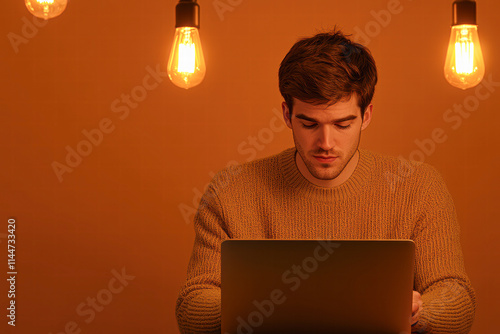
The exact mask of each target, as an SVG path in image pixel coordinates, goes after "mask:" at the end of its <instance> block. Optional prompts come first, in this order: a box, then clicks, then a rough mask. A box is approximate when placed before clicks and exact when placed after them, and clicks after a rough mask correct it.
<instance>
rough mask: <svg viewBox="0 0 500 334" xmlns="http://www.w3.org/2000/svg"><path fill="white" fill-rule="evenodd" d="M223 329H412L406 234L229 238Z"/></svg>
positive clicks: (267, 332)
mask: <svg viewBox="0 0 500 334" xmlns="http://www.w3.org/2000/svg"><path fill="white" fill-rule="evenodd" d="M221 247H222V255H221V256H222V258H221V267H222V268H221V293H222V297H221V299H222V321H221V325H222V334H271V333H272V334H277V333H286V334H305V333H308V334H310V333H314V334H323V333H342V334H361V333H363V334H371V333H373V334H375V333H377V334H403V333H408V334H410V332H411V324H410V318H411V308H412V291H413V266H414V257H415V255H414V254H415V246H414V243H413V241H411V240H227V241H224V242H223V243H222V246H221Z"/></svg>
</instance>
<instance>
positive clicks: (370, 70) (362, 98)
mask: <svg viewBox="0 0 500 334" xmlns="http://www.w3.org/2000/svg"><path fill="white" fill-rule="evenodd" d="M376 83H377V68H376V66H375V60H374V59H373V57H372V55H371V54H370V51H369V50H368V49H367V48H366V47H364V46H363V45H361V44H358V43H354V42H352V41H351V40H349V39H348V38H347V37H346V36H345V35H344V34H343V33H342V32H341V31H335V30H334V31H332V32H328V33H320V34H317V35H315V36H313V37H309V38H304V39H301V40H299V41H298V42H297V43H295V44H294V45H293V46H292V48H291V49H290V51H288V54H287V55H286V56H285V58H284V59H283V61H282V62H281V65H280V69H279V88H280V92H281V95H282V96H283V98H284V99H285V102H286V104H287V106H288V108H289V110H290V114H291V113H292V109H293V98H296V99H298V100H300V101H302V102H305V103H310V104H314V105H320V104H328V105H332V104H335V103H337V102H339V101H345V100H348V99H350V98H351V97H352V96H353V94H356V96H357V99H358V105H359V108H360V109H361V117H363V116H364V113H365V110H366V108H367V107H368V105H369V104H370V102H371V100H372V97H373V93H374V91H375V84H376Z"/></svg>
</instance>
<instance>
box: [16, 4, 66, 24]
mask: <svg viewBox="0 0 500 334" xmlns="http://www.w3.org/2000/svg"><path fill="white" fill-rule="evenodd" d="M24 2H25V4H26V8H28V10H29V11H30V13H31V14H33V15H35V16H36V17H39V18H41V19H44V20H48V19H51V18H53V17H56V16H59V15H60V14H61V13H62V12H64V10H65V9H66V5H67V4H68V0H25V1H24Z"/></svg>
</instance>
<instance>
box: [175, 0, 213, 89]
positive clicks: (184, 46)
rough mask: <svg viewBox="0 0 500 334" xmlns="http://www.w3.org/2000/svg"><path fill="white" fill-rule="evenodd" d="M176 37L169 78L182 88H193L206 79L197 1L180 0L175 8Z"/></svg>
mask: <svg viewBox="0 0 500 334" xmlns="http://www.w3.org/2000/svg"><path fill="white" fill-rule="evenodd" d="M175 21H176V22H175V28H176V29H175V37H174V44H173V46H172V51H171V52H170V57H169V59H168V76H169V78H170V80H172V82H173V83H174V84H175V85H176V86H178V87H181V88H186V89H188V88H191V87H194V86H196V85H198V84H200V83H201V82H202V81H203V78H204V77H205V72H206V68H205V59H204V58H203V51H202V49H201V41H200V34H199V32H198V29H199V28H200V6H199V5H198V4H197V3H196V0H179V3H178V4H177V6H175Z"/></svg>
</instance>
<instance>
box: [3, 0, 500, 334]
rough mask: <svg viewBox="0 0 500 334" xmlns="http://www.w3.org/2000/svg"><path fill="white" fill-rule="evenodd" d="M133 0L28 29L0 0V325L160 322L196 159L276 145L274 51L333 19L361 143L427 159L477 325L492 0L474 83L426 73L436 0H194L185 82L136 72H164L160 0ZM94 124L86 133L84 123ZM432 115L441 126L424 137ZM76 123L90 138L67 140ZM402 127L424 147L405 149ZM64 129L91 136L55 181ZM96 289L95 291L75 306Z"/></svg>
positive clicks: (159, 325) (145, 325) (489, 238)
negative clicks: (348, 36) (453, 214)
mask: <svg viewBox="0 0 500 334" xmlns="http://www.w3.org/2000/svg"><path fill="white" fill-rule="evenodd" d="M4 2H5V1H4ZM145 3H146V2H142V1H116V0H110V1H97V0H89V1H70V3H69V5H68V8H67V10H66V12H65V13H63V15H62V16H60V17H59V18H56V19H53V20H51V21H49V22H48V23H47V24H46V25H45V26H43V27H38V28H37V27H35V28H34V29H33V27H31V28H29V26H28V25H27V24H26V21H28V22H31V21H32V17H31V16H30V14H29V13H28V12H27V10H26V9H25V7H24V4H23V1H22V0H16V1H9V2H8V3H4V4H3V7H2V11H1V13H0V15H1V16H2V17H1V20H0V35H1V36H3V37H2V38H1V39H0V43H1V63H0V68H1V80H2V81H1V90H0V96H1V98H0V108H1V110H0V126H1V134H2V137H3V140H2V141H1V142H0V150H1V157H2V161H1V164H0V175H1V176H0V181H1V183H0V189H1V190H0V203H1V205H0V222H1V223H0V243H1V245H0V249H1V255H0V258H1V259H2V260H1V261H2V263H6V259H7V253H6V233H7V219H8V218H9V217H15V218H16V220H17V230H16V233H17V245H16V246H17V253H16V254H17V265H18V267H17V270H18V277H17V295H16V302H17V304H16V305H17V315H18V318H17V326H16V327H17V328H15V329H13V328H10V327H8V326H7V325H6V317H5V314H4V313H6V311H5V308H6V305H7V304H6V303H7V296H6V295H7V291H8V287H7V285H6V281H5V280H4V279H2V283H0V289H1V290H0V302H1V303H2V304H1V305H2V306H1V307H0V309H1V310H3V311H0V319H3V320H2V321H1V323H0V331H1V332H5V331H4V329H6V328H7V330H8V332H9V333H14V332H15V333H34V332H36V333H53V334H56V333H61V332H67V333H70V332H76V329H81V332H82V333H110V332H113V333H146V332H147V333H176V332H177V327H176V321H175V316H174V305H175V300H176V297H177V293H178V291H179V288H180V286H181V284H182V283H183V280H184V279H185V272H186V266H187V262H188V259H189V256H190V251H191V247H192V242H193V229H192V223H191V219H192V216H188V217H187V218H185V217H183V215H182V214H181V211H180V208H187V207H191V210H194V208H192V207H193V202H197V200H198V199H199V196H198V195H197V194H198V193H199V192H200V191H202V190H203V187H204V186H205V184H206V183H207V182H208V181H209V180H210V175H211V174H212V173H213V172H216V171H217V170H219V169H221V168H222V167H224V166H225V165H226V164H227V163H228V162H229V161H232V160H236V161H238V162H245V161H248V160H251V159H254V158H257V157H258V158H260V157H264V156H267V155H270V154H274V153H277V152H279V151H281V150H282V149H284V148H286V147H289V146H291V145H292V140H291V135H290V132H289V131H288V130H287V129H281V128H280V127H279V124H280V123H273V125H275V127H274V128H275V131H274V132H270V131H269V130H265V129H269V128H270V123H271V122H275V121H276V117H277V116H276V115H275V113H274V112H273V110H274V109H279V107H280V103H281V98H280V95H279V92H278V87H277V70H278V66H279V63H280V61H281V59H282V58H283V57H284V55H285V54H286V52H287V51H288V49H289V48H290V47H291V45H292V44H293V43H294V42H295V41H296V39H297V38H299V37H302V36H309V35H311V34H314V33H315V32H317V31H318V30H320V29H328V28H332V27H333V26H334V25H335V24H337V25H338V26H340V27H342V28H343V29H344V31H345V32H351V33H353V32H359V31H362V32H365V33H366V34H368V39H367V38H365V41H364V42H365V43H367V44H368V46H369V48H370V49H371V50H372V52H373V55H374V57H375V59H376V62H377V65H378V68H379V76H380V81H379V84H378V86H377V89H376V94H375V99H374V101H373V103H374V119H373V121H372V124H371V125H370V127H369V128H368V129H367V131H366V132H365V133H364V135H363V138H362V144H361V145H362V147H364V148H368V149H372V150H375V151H378V152H382V153H386V154H391V155H402V156H403V157H405V158H409V157H414V158H415V157H417V156H418V154H423V157H424V159H425V161H426V162H428V163H430V164H432V165H434V166H435V167H437V168H438V170H440V172H441V173H442V175H443V176H444V178H445V179H446V181H447V184H448V186H449V189H450V191H451V193H452V195H453V197H454V199H455V204H456V207H457V212H458V217H459V221H460V224H461V227H462V245H463V250H464V254H465V255H464V256H465V261H466V269H467V272H468V274H469V276H470V278H471V280H472V282H473V285H474V287H475V289H476V292H477V298H478V308H477V315H476V322H475V325H474V327H473V331H472V333H473V334H480V333H487V332H491V330H493V328H494V327H493V326H494V324H495V323H496V319H497V318H498V316H497V314H496V312H495V310H498V305H497V303H498V300H500V293H499V292H498V291H499V290H498V283H499V279H498V278H499V272H498V270H499V269H498V261H497V260H496V259H498V257H499V255H500V254H499V246H498V243H497V241H498V240H497V239H498V235H499V230H500V228H499V224H498V218H497V215H496V212H497V211H498V210H497V207H496V205H497V203H496V202H497V197H496V192H497V191H498V190H499V178H498V169H499V166H498V162H499V158H498V154H497V152H496V149H497V147H498V146H499V144H500V142H499V139H498V136H497V128H498V123H499V122H500V118H499V113H498V105H500V94H499V93H500V69H499V67H498V65H497V63H496V62H495V59H497V58H498V54H500V45H499V43H498V42H499V41H498V32H499V31H500V21H499V20H498V12H499V11H500V3H499V2H498V1H494V0H482V1H478V22H479V24H480V27H479V34H480V38H481V42H482V47H483V52H484V58H485V61H486V76H485V78H486V79H487V80H489V82H494V83H496V84H495V85H493V86H491V84H490V89H491V91H488V90H487V89H486V88H485V87H483V88H481V90H479V91H476V90H475V89H470V90H466V91H461V90H459V89H456V88H453V87H452V86H450V85H449V84H448V83H447V82H446V81H445V79H444V77H443V74H442V72H443V70H442V66H443V62H444V57H445V53H446V47H447V44H448V39H449V34H450V29H449V25H450V16H451V15H450V14H451V3H452V1H431V0H418V1H410V0H400V2H397V1H396V0H392V1H388V0H375V1H374V0H370V1H368V0H364V1H326V0H323V1H320V0H310V1H300V2H299V1H290V0H288V1H282V0H274V1H263V0H252V1H229V0H215V1H214V0H211V1H204V0H200V1H199V3H200V4H201V8H202V19H201V23H202V29H201V38H202V41H203V47H204V52H205V59H206V63H207V67H208V70H207V76H206V78H205V81H204V82H203V83H202V84H201V85H200V86H199V87H196V88H193V89H190V90H187V91H185V90H182V89H180V88H177V87H175V86H174V85H173V84H172V83H170V82H169V80H168V79H166V78H164V77H162V75H161V73H160V74H157V78H156V81H155V80H153V79H150V78H152V77H151V76H150V77H147V76H148V75H149V74H148V73H149V72H150V71H156V69H157V67H158V69H159V71H160V72H163V71H165V70H166V58H167V55H168V52H169V49H170V45H171V42H172V38H173V33H174V22H173V20H174V6H175V4H176V1H159V0H155V1H147V5H145ZM218 3H225V4H228V3H232V4H233V6H232V11H226V12H224V13H221V14H220V16H219V14H218V13H217V11H216V10H215V7H214V4H218ZM238 3H240V4H238ZM389 10H392V12H393V13H392V14H391V15H390V16H380V15H381V14H380V13H381V12H380V11H389ZM376 16H377V17H379V21H377V19H376V18H375V17H376ZM11 41H15V43H13V42H11ZM145 78H146V79H148V80H149V81H147V83H146V85H148V87H150V88H151V90H149V91H147V95H146V96H143V97H139V100H141V101H138V102H137V104H135V105H133V107H126V105H125V104H124V103H123V102H121V101H120V100H121V98H122V96H123V94H125V95H126V94H131V92H132V93H134V94H139V93H141V91H142V92H144V90H143V89H142V88H141V86H143V85H144V83H143V80H144V79H145ZM486 79H485V80H486ZM156 82H158V83H159V84H158V85H156ZM153 86H157V87H154V88H153ZM486 95H487V96H486ZM115 101H116V102H115ZM460 104H462V105H463V104H465V106H466V107H467V108H469V109H470V110H471V111H470V113H469V114H468V116H467V117H466V118H464V117H462V116H457V115H458V114H456V113H454V112H453V111H449V110H450V108H451V109H453V107H454V105H460ZM451 113H453V114H451ZM451 115H453V117H454V118H453V119H449V118H446V117H450V116H451ZM443 117H445V118H446V119H444V118H443ZM276 125H277V126H278V129H276ZM99 127H101V130H100V131H103V130H104V131H106V133H104V132H103V135H102V138H100V137H99V136H98V135H96V131H93V130H95V129H97V128H99ZM436 128H441V129H442V130H443V131H444V133H445V138H446V139H443V140H441V141H440V142H438V143H436V142H434V144H433V145H431V144H429V141H430V140H431V138H432V137H431V133H432V132H433V130H434V129H436ZM280 129H281V130H280ZM84 130H86V131H89V132H91V133H94V135H95V139H94V141H95V143H96V144H95V145H92V146H91V147H84V145H85V144H84V141H85V139H86V136H85V134H84V133H83V131H84ZM92 131H93V132H92ZM271 133H272V136H269V137H265V135H266V134H267V135H270V134H271ZM259 134H260V137H259ZM251 136H257V138H258V139H257V140H258V143H259V146H258V148H259V149H256V148H255V147H253V146H251V144H250V142H249V137H251ZM259 138H261V139H259ZM416 141H425V142H427V143H428V144H429V145H430V146H428V151H427V152H426V153H425V152H424V153H418V152H417V151H419V150H420V151H422V150H421V149H419V147H418V145H417V144H416ZM78 145H80V149H83V150H85V149H87V150H90V149H91V150H92V151H91V152H90V153H89V154H88V156H86V157H83V159H82V161H73V162H72V163H73V166H74V167H73V168H72V171H71V172H69V171H68V172H66V173H64V174H63V175H62V176H61V179H58V177H57V176H56V174H55V172H54V170H53V167H52V164H53V163H54V162H59V163H61V164H66V162H65V159H66V155H67V148H68V147H69V148H71V149H76V148H77V146H78ZM82 145H83V146H82ZM431 146H434V147H432V148H431ZM5 267H6V266H5V265H2V266H1V268H3V269H2V271H4V272H6V269H5ZM123 268H125V269H123ZM122 270H124V271H125V273H126V275H128V276H129V277H128V280H127V279H125V280H124V281H123V282H122V283H119V281H116V280H114V279H113V277H114V274H113V271H114V272H115V274H117V272H118V273H119V272H121V271H122ZM4 274H5V273H4ZM4 274H2V277H4ZM132 276H133V277H135V278H132ZM110 283H111V286H109V284H110ZM110 291H111V292H110ZM113 291H114V292H113ZM96 297H99V299H100V300H101V301H103V302H104V303H108V304H107V305H105V306H104V307H103V308H102V309H101V310H100V312H94V313H92V312H91V311H90V308H89V306H88V303H89V302H91V299H92V298H96ZM88 298H90V299H88ZM65 327H67V329H66V330H65Z"/></svg>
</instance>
